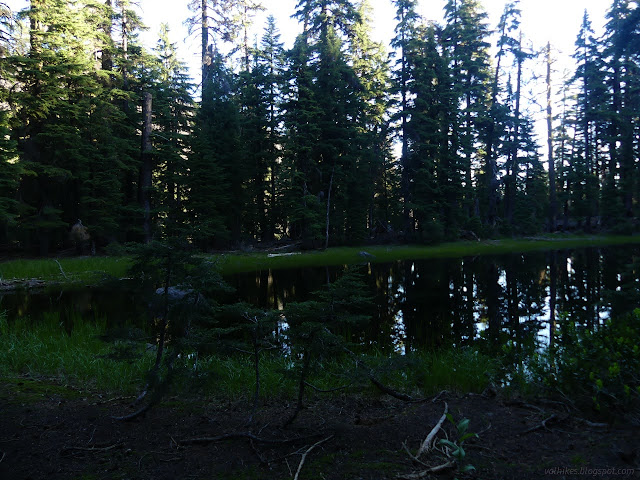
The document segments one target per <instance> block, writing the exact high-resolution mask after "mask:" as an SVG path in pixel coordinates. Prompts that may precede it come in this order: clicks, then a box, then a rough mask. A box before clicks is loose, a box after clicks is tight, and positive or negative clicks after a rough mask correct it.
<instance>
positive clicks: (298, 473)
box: [293, 435, 333, 480]
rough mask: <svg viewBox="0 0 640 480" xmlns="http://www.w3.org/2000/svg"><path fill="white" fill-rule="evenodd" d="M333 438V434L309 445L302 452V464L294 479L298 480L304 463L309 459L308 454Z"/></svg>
mask: <svg viewBox="0 0 640 480" xmlns="http://www.w3.org/2000/svg"><path fill="white" fill-rule="evenodd" d="M332 438H333V435H329V436H328V437H327V438H325V439H323V440H320V441H318V442H316V443H314V444H313V445H311V446H310V447H309V449H308V450H307V451H306V452H304V453H303V454H302V458H301V459H300V464H299V465H298V470H297V471H296V475H295V476H294V477H293V480H298V477H299V476H300V470H302V465H304V461H305V460H306V459H307V455H309V454H310V453H311V451H312V450H313V449H314V448H316V447H319V446H320V445H322V444H323V443H324V442H327V441H329V440H331V439H332Z"/></svg>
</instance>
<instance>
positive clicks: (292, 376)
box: [0, 314, 494, 400]
mask: <svg viewBox="0 0 640 480" xmlns="http://www.w3.org/2000/svg"><path fill="white" fill-rule="evenodd" d="M146 340H148V339H146ZM154 359H155V349H154V348H152V347H151V346H150V345H149V344H148V343H146V341H145V339H141V340H137V341H132V340H123V339H118V340H114V338H113V336H112V335H110V334H109V332H106V331H105V327H104V323H102V322H97V323H89V322H82V321H81V320H80V319H78V321H77V322H76V324H75V326H74V328H73V329H72V330H71V332H70V333H68V332H67V331H66V330H65V329H64V327H63V326H62V325H61V324H60V319H59V318H58V317H56V316H55V315H52V316H51V318H49V319H46V320H45V321H42V322H38V323H37V324H30V322H29V321H28V319H26V320H22V321H20V322H15V323H12V324H11V325H8V324H7V322H6V319H5V318H4V316H3V315H2V314H0V382H1V381H2V379H4V381H8V380H9V379H15V378H30V379H36V380H38V379H45V380H46V381H47V382H53V383H54V384H62V385H68V386H70V387H74V388H79V389H82V390H87V389H88V390H93V391H98V392H111V393H114V394H124V395H131V394H135V393H137V392H138V391H139V389H140V388H142V386H143V385H144V382H145V379H146V375H147V373H148V372H149V369H150V368H151V366H152V365H153V362H154ZM362 359H363V361H364V362H365V363H366V364H367V365H368V366H369V367H370V368H372V369H373V371H374V372H375V373H376V376H377V377H378V378H379V379H381V380H382V381H384V382H385V383H386V384H388V385H390V386H391V387H392V388H394V389H397V390H399V391H403V392H407V393H409V394H411V395H416V396H420V395H429V394H433V393H436V392H439V391H441V390H443V389H446V390H450V391H459V392H481V391H482V390H483V389H484V388H485V387H486V386H487V384H488V381H489V378H490V376H491V375H492V371H493V366H494V362H493V361H492V360H490V359H489V358H488V357H486V356H484V355H481V354H479V353H477V352H474V351H472V350H464V349H463V350H450V351H443V352H438V353H427V352H423V353H414V354H412V355H409V356H404V357H388V356H382V355H375V354H371V355H363V356H362ZM175 366H176V372H177V373H178V375H176V376H175V382H174V385H173V387H172V388H173V389H174V390H175V391H183V392H189V391H196V392H197V393H198V394H204V395H208V396H213V397H216V398H219V399H221V400H237V399H238V398H245V399H247V400H249V399H250V398H251V397H252V395H253V393H254V388H255V370H254V363H253V358H252V357H251V356H249V355H244V354H240V353H238V354H232V355H228V356H225V355H209V356H198V355H195V354H192V355H187V356H182V357H180V358H179V359H178V360H177V361H176V364H175ZM367 374H368V372H365V371H363V370H362V368H358V367H357V366H356V365H355V364H354V362H353V359H352V358H351V357H346V356H345V357H344V358H336V359H333V360H330V361H325V362H323V363H322V364H321V365H316V366H315V367H314V369H313V373H312V374H311V375H310V377H309V383H310V384H312V385H313V386H314V387H316V388H318V389H325V390H329V389H332V388H336V387H345V388H344V390H342V391H343V392H347V393H356V394H360V393H365V394H371V395H377V394H378V392H377V390H376V389H375V388H374V387H373V386H372V385H371V384H370V382H369V380H368V376H367ZM260 381H261V392H262V396H263V398H291V399H293V398H295V396H296V392H297V389H298V381H299V380H298V373H297V371H296V370H295V368H294V367H293V363H292V361H291V359H290V358H288V357H287V356H286V355H284V354H282V353H272V354H270V355H266V354H265V355H263V356H262V357H261V362H260ZM309 394H310V395H313V394H314V390H313V389H312V388H311V387H310V388H309Z"/></svg>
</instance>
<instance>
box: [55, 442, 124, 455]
mask: <svg viewBox="0 0 640 480" xmlns="http://www.w3.org/2000/svg"><path fill="white" fill-rule="evenodd" d="M122 445H123V443H122V442H118V443H114V444H113V445H109V446H108V447H65V448H63V449H62V450H61V451H60V455H62V454H64V453H66V452H71V451H74V450H78V451H80V452H108V451H109V450H113V449H114V448H118V447H121V446H122Z"/></svg>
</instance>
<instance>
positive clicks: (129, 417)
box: [111, 403, 152, 422]
mask: <svg viewBox="0 0 640 480" xmlns="http://www.w3.org/2000/svg"><path fill="white" fill-rule="evenodd" d="M151 405H152V404H151V403H147V404H146V405H145V406H144V407H142V408H139V409H138V410H136V411H135V412H133V413H130V414H129V415H124V416H122V417H114V416H111V418H112V419H113V420H119V421H121V422H130V421H131V420H135V419H136V418H138V417H139V416H141V415H144V414H145V413H147V410H149V409H150V408H151Z"/></svg>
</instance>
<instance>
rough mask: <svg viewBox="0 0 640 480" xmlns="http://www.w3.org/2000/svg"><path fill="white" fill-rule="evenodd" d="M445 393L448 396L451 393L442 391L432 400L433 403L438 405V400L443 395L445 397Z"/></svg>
mask: <svg viewBox="0 0 640 480" xmlns="http://www.w3.org/2000/svg"><path fill="white" fill-rule="evenodd" d="M445 393H446V394H448V393H449V391H448V390H442V391H441V392H440V393H439V394H437V395H436V396H435V397H433V398H432V399H431V402H432V403H436V402H437V401H438V399H439V398H440V397H441V396H442V395H444V394H445Z"/></svg>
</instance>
